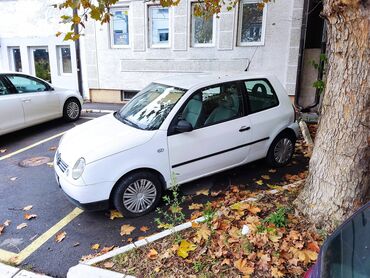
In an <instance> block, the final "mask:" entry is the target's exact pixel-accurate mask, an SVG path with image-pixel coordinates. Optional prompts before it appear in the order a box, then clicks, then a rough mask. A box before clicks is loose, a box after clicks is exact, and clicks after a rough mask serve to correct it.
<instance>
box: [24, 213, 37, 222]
mask: <svg viewBox="0 0 370 278" xmlns="http://www.w3.org/2000/svg"><path fill="white" fill-rule="evenodd" d="M36 217H37V214H29V213H25V214H24V216H23V218H24V219H26V220H31V219H33V218H36Z"/></svg>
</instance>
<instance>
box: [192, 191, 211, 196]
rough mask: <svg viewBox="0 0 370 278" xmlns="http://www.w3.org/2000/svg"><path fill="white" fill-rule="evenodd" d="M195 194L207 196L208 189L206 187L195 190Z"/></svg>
mask: <svg viewBox="0 0 370 278" xmlns="http://www.w3.org/2000/svg"><path fill="white" fill-rule="evenodd" d="M195 194H196V195H205V196H208V194H209V190H208V189H202V190H199V191H197V192H195Z"/></svg>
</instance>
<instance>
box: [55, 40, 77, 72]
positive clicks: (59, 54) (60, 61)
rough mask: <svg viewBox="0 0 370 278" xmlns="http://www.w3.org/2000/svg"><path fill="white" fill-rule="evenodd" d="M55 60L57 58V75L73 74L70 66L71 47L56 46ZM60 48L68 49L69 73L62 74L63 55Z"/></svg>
mask: <svg viewBox="0 0 370 278" xmlns="http://www.w3.org/2000/svg"><path fill="white" fill-rule="evenodd" d="M56 47H57V58H58V73H59V75H64V76H69V75H72V74H73V66H72V50H71V46H70V45H68V44H66V45H57V46H56ZM62 48H69V53H70V55H71V72H64V71H63V55H62Z"/></svg>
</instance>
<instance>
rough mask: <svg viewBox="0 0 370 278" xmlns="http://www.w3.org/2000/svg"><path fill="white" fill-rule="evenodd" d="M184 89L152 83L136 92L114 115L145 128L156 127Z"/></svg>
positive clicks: (182, 93)
mask: <svg viewBox="0 0 370 278" xmlns="http://www.w3.org/2000/svg"><path fill="white" fill-rule="evenodd" d="M185 92H186V90H184V89H180V88H176V87H172V86H167V85H162V84H157V83H152V84H150V85H149V86H148V87H146V88H145V89H144V90H142V91H141V92H140V93H139V94H137V95H136V96H135V97H134V98H133V99H132V100H131V101H130V102H129V103H127V104H126V105H125V106H124V107H123V108H122V109H121V110H120V111H118V112H116V113H115V117H116V118H117V119H118V120H120V121H122V122H124V123H126V124H128V125H131V126H134V127H136V128H140V129H145V130H155V129H158V128H159V127H160V126H161V124H162V123H163V121H164V120H165V119H166V117H167V115H168V114H169V113H170V111H171V110H172V108H173V107H174V106H175V104H176V103H177V102H178V101H179V99H180V98H181V97H182V96H183V95H184V94H185Z"/></svg>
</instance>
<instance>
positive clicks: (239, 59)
mask: <svg viewBox="0 0 370 278" xmlns="http://www.w3.org/2000/svg"><path fill="white" fill-rule="evenodd" d="M119 5H121V6H126V7H127V6H129V30H130V47H128V48H112V47H111V45H110V32H109V25H108V24H105V25H101V24H100V23H95V24H94V23H90V24H89V26H88V28H87V29H86V36H85V39H86V49H85V50H86V61H87V72H88V81H89V87H90V88H94V89H117V90H121V89H126V90H139V89H141V88H143V87H144V86H145V85H146V84H147V83H148V82H149V81H151V80H153V79H156V78H159V77H162V76H165V75H171V74H176V75H177V74H179V73H194V72H195V73H196V72H207V71H229V72H231V71H243V70H244V69H245V68H246V66H247V65H248V61H249V60H252V62H251V65H250V68H249V70H250V71H259V72H272V73H274V74H275V75H276V76H277V77H278V78H279V80H280V81H281V82H282V83H283V85H284V86H285V87H286V88H287V90H288V93H289V94H291V95H293V94H294V87H295V76H296V70H297V64H298V49H299V48H298V46H299V40H300V24H301V15H302V8H303V0H285V1H276V2H274V3H270V4H268V7H267V21H266V33H265V43H264V45H263V46H237V25H238V10H237V9H234V10H232V11H229V12H228V11H226V9H225V10H223V11H222V13H221V14H220V18H217V19H215V21H216V29H215V30H214V32H215V33H216V35H215V44H214V46H213V47H202V48H195V47H191V46H190V1H187V0H182V1H181V2H180V4H179V6H177V7H174V8H171V12H170V44H171V47H170V48H168V49H155V48H150V47H149V45H148V23H147V22H148V21H147V11H148V9H147V5H148V4H145V3H144V1H142V0H133V1H121V2H120V3H119ZM252 57H253V58H252Z"/></svg>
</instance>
